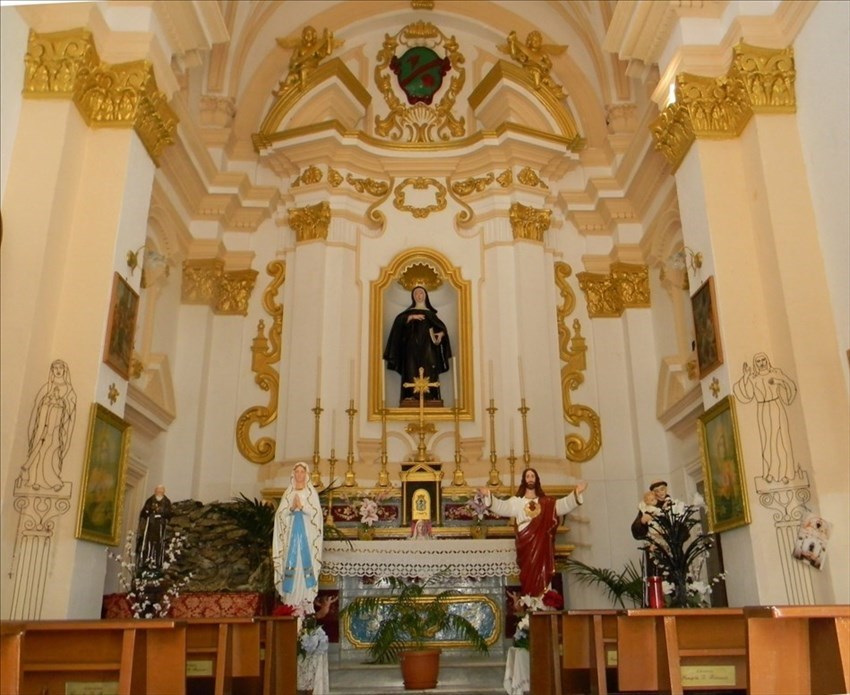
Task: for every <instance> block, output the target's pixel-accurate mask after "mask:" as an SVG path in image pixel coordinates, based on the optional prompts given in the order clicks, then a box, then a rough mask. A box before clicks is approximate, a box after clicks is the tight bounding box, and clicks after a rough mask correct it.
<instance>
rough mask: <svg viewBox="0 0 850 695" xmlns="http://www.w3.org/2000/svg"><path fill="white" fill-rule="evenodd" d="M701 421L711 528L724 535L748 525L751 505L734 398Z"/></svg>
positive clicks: (703, 416) (708, 411) (700, 440)
mask: <svg viewBox="0 0 850 695" xmlns="http://www.w3.org/2000/svg"><path fill="white" fill-rule="evenodd" d="M697 422H698V427H699V442H700V450H701V453H702V466H703V474H704V475H705V497H706V504H707V508H708V525H709V529H710V530H711V532H712V533H720V532H722V531H729V530H730V529H733V528H737V527H739V526H746V525H747V524H749V523H750V506H749V502H748V499H747V486H746V481H745V478H744V464H743V461H744V459H743V457H742V456H741V444H740V437H739V436H738V420H737V417H736V414H735V401H734V399H733V398H732V396H726V398H724V399H723V400H721V401H720V402H719V403H716V404H715V405H714V406H712V407H711V408H710V409H709V410H707V411H706V412H705V413H703V414H702V415H701V416H700V417H699V420H698V421H697Z"/></svg>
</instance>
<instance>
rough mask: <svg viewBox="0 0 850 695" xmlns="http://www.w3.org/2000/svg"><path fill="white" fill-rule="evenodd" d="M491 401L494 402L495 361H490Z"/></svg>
mask: <svg viewBox="0 0 850 695" xmlns="http://www.w3.org/2000/svg"><path fill="white" fill-rule="evenodd" d="M490 400H491V401H492V400H493V360H490Z"/></svg>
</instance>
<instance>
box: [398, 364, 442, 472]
mask: <svg viewBox="0 0 850 695" xmlns="http://www.w3.org/2000/svg"><path fill="white" fill-rule="evenodd" d="M402 386H404V388H406V389H409V388H412V389H413V393H418V394H419V448H418V449H417V451H416V457H415V458H414V459H413V460H414V461H416V462H424V461H427V460H428V457H427V455H426V452H425V394H426V393H428V391H430V390H431V389H432V388H439V387H440V382H439V381H434V382H431V381H429V380H428V377H427V376H425V368H424V367H419V376H418V377H415V378H414V379H413V382H412V383H410V382H408V383H406V384H402Z"/></svg>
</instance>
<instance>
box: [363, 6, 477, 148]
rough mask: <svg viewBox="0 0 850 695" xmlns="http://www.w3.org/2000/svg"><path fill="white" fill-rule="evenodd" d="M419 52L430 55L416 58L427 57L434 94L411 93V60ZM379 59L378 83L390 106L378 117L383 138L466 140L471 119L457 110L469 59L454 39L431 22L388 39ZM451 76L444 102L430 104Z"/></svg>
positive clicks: (378, 131) (421, 141) (416, 24)
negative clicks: (444, 81)
mask: <svg viewBox="0 0 850 695" xmlns="http://www.w3.org/2000/svg"><path fill="white" fill-rule="evenodd" d="M399 49H403V52H402V53H401V55H397V52H398V51H399ZM415 51H427V52H428V56H414V58H423V59H424V60H426V61H429V62H430V64H431V67H429V75H430V76H431V79H430V80H429V81H428V84H431V85H433V86H432V88H431V89H430V90H429V91H430V93H414V92H412V91H411V90H410V89H409V80H408V77H412V76H413V75H414V74H415V73H416V71H414V70H412V69H408V67H407V64H408V61H407V60H406V58H407V56H408V55H409V54H411V53H413V52H415ZM440 54H442V57H441V56H440ZM376 61H377V65H376V66H375V73H374V74H375V85H376V86H377V88H378V90H379V91H380V92H381V94H382V95H383V97H384V101H385V102H386V104H387V107H388V108H389V113H388V114H387V115H386V116H384V117H383V118H382V117H381V116H380V115H376V116H375V133H376V134H377V135H378V136H379V137H384V138H389V139H390V140H397V141H404V142H408V143H414V144H427V143H433V142H439V141H442V142H445V141H447V140H450V139H451V138H461V137H463V136H464V135H465V134H466V119H465V118H464V117H463V116H456V115H455V114H454V112H453V108H454V106H455V104H456V102H457V97H458V93H459V92H460V90H461V89H462V88H463V85H464V82H465V81H466V69H465V68H464V67H463V65H464V63H465V62H466V58H465V57H464V56H463V54H462V53H461V52H460V47H459V45H458V43H457V40H456V39H455V38H454V37H453V36H451V37H449V36H446V35H445V34H443V32H442V31H440V30H439V29H438V28H437V27H436V26H434V25H433V24H431V23H430V22H424V21H419V22H414V23H412V24H408V25H407V26H406V27H404V28H403V29H402V30H401V31H400V32H398V33H397V34H395V35H394V36H390V35H389V34H385V35H384V43H383V45H382V47H381V50H380V51H379V52H378V54H377V56H376ZM407 72H410V75H408V74H407ZM446 75H451V77H450V79H449V86H448V88H447V89H446V90H445V93H444V94H443V96H442V98H441V99H440V100H439V101H438V102H437V103H436V104H432V103H431V100H432V98H433V96H434V95H435V94H436V91H437V90H438V89H439V88H440V86H441V84H442V79H443V77H444V76H446ZM394 77H396V78H397V81H398V83H399V84H398V86H399V87H400V88H401V89H402V91H404V92H405V95H406V101H407V103H405V102H404V101H403V100H402V99H400V98H399V97H398V95H397V93H396V85H394Z"/></svg>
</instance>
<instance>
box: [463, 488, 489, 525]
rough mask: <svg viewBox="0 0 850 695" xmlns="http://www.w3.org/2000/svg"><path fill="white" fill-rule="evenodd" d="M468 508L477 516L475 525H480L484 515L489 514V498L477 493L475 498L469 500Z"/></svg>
mask: <svg viewBox="0 0 850 695" xmlns="http://www.w3.org/2000/svg"><path fill="white" fill-rule="evenodd" d="M467 506H468V507H469V509H470V511H471V512H472V513H473V514H474V515H475V523H476V524H478V525H480V524H481V522H482V521H483V519H484V515H485V514H487V509H488V507H487V498H486V497H484V495H482V494H481V493H480V492H476V493H475V495H474V496H473V498H472V499H471V500H469V503H468V505H467Z"/></svg>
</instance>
